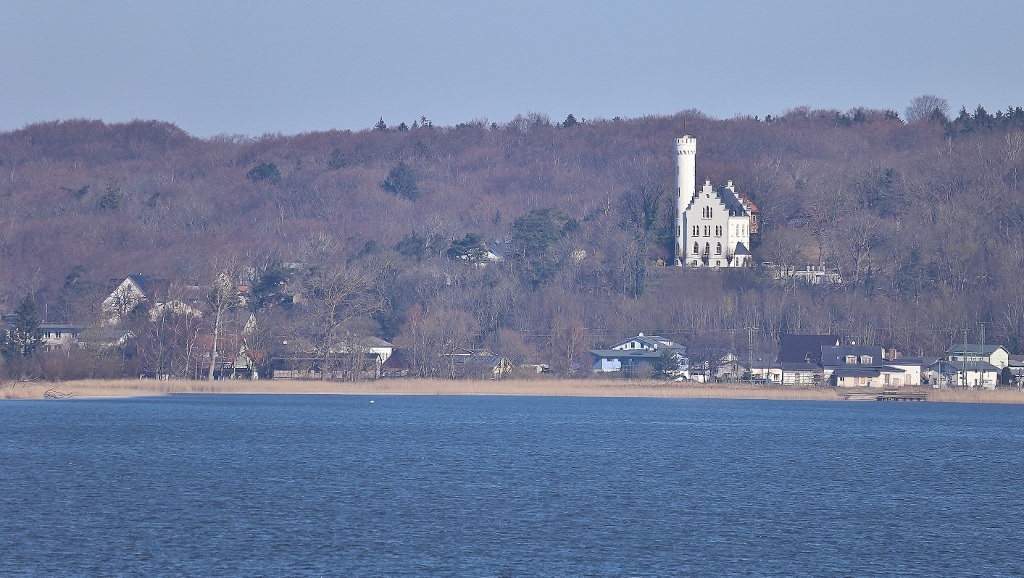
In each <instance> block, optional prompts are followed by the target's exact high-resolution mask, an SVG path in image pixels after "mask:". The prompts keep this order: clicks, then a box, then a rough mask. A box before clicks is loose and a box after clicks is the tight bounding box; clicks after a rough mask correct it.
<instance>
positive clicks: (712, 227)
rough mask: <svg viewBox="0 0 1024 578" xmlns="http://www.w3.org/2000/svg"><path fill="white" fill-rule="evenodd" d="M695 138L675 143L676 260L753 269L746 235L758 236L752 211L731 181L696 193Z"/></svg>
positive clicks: (694, 264)
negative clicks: (750, 267)
mask: <svg viewBox="0 0 1024 578" xmlns="http://www.w3.org/2000/svg"><path fill="white" fill-rule="evenodd" d="M696 156H697V139H695V138H693V137H692V136H690V135H685V136H683V137H681V138H677V139H676V235H675V237H676V246H675V251H676V262H675V264H676V265H677V266H680V267H681V266H683V265H686V266H688V267H745V266H748V265H752V264H753V263H752V262H751V255H750V249H749V247H750V236H751V235H752V234H757V207H756V206H754V204H753V203H752V202H750V200H749V199H747V198H746V197H744V196H743V195H741V194H739V193H737V192H736V189H735V188H733V185H732V181H729V183H728V184H727V185H725V186H724V187H720V188H718V189H715V188H714V187H712V186H711V181H705V183H704V186H703V187H702V188H701V189H700V190H699V191H698V190H697V163H696Z"/></svg>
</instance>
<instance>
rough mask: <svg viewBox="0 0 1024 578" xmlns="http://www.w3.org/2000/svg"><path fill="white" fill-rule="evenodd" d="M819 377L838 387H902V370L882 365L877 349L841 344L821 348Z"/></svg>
mask: <svg viewBox="0 0 1024 578" xmlns="http://www.w3.org/2000/svg"><path fill="white" fill-rule="evenodd" d="M821 366H822V377H823V380H824V381H825V382H826V383H829V384H831V385H834V386H838V387H902V386H903V385H904V382H905V381H906V377H905V375H904V374H905V373H906V372H905V371H904V370H903V369H901V368H899V367H893V366H890V365H887V364H886V360H885V357H884V352H883V351H882V348H881V347H871V346H857V345H843V346H826V347H822V348H821Z"/></svg>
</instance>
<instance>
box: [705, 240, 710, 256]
mask: <svg viewBox="0 0 1024 578" xmlns="http://www.w3.org/2000/svg"><path fill="white" fill-rule="evenodd" d="M708 253H711V243H704V254H705V255H707V254H708Z"/></svg>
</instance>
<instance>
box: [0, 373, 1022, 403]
mask: <svg viewBox="0 0 1024 578" xmlns="http://www.w3.org/2000/svg"><path fill="white" fill-rule="evenodd" d="M865 391H869V392H870V393H880V391H879V390H877V389H876V390H865ZM907 391H910V390H907ZM916 391H924V392H926V393H927V395H928V400H929V401H940V402H954V403H1012V404H1020V403H1024V392H1021V391H1019V390H999V391H975V390H945V389H941V390H932V389H928V390H916ZM854 392H855V391H854V390H847V389H842V390H837V389H836V388H832V387H822V388H802V387H800V388H798V387H765V386H756V385H748V384H728V383H714V384H700V383H692V382H682V383H676V382H664V381H655V380H650V381H625V380H611V379H582V380H576V379H527V380H503V381H487V380H480V381H451V380H441V379H382V380H377V381H358V382H339V381H328V382H322V381H300V380H263V381H241V380H239V381H231V380H224V381H212V382H211V381H185V380H174V381H157V380H83V381H66V382H60V383H49V382H17V383H15V382H7V383H3V384H0V399H50V398H58V399H67V398H103V397H143V396H161V395H172V394H183V393H199V394H202V393H219V394H239V393H242V394H246V393H248V394H333V395H524V396H531V395H532V396H568V397H572V396H577V397H655V398H658V397H660V398H718V399H779V400H825V401H841V400H843V398H844V397H845V395H847V394H849V393H854Z"/></svg>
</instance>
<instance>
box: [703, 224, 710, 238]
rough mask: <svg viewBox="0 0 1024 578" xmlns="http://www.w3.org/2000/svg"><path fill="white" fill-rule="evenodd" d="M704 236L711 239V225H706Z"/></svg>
mask: <svg viewBox="0 0 1024 578" xmlns="http://www.w3.org/2000/svg"><path fill="white" fill-rule="evenodd" d="M704 236H705V237H710V236H711V225H704Z"/></svg>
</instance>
